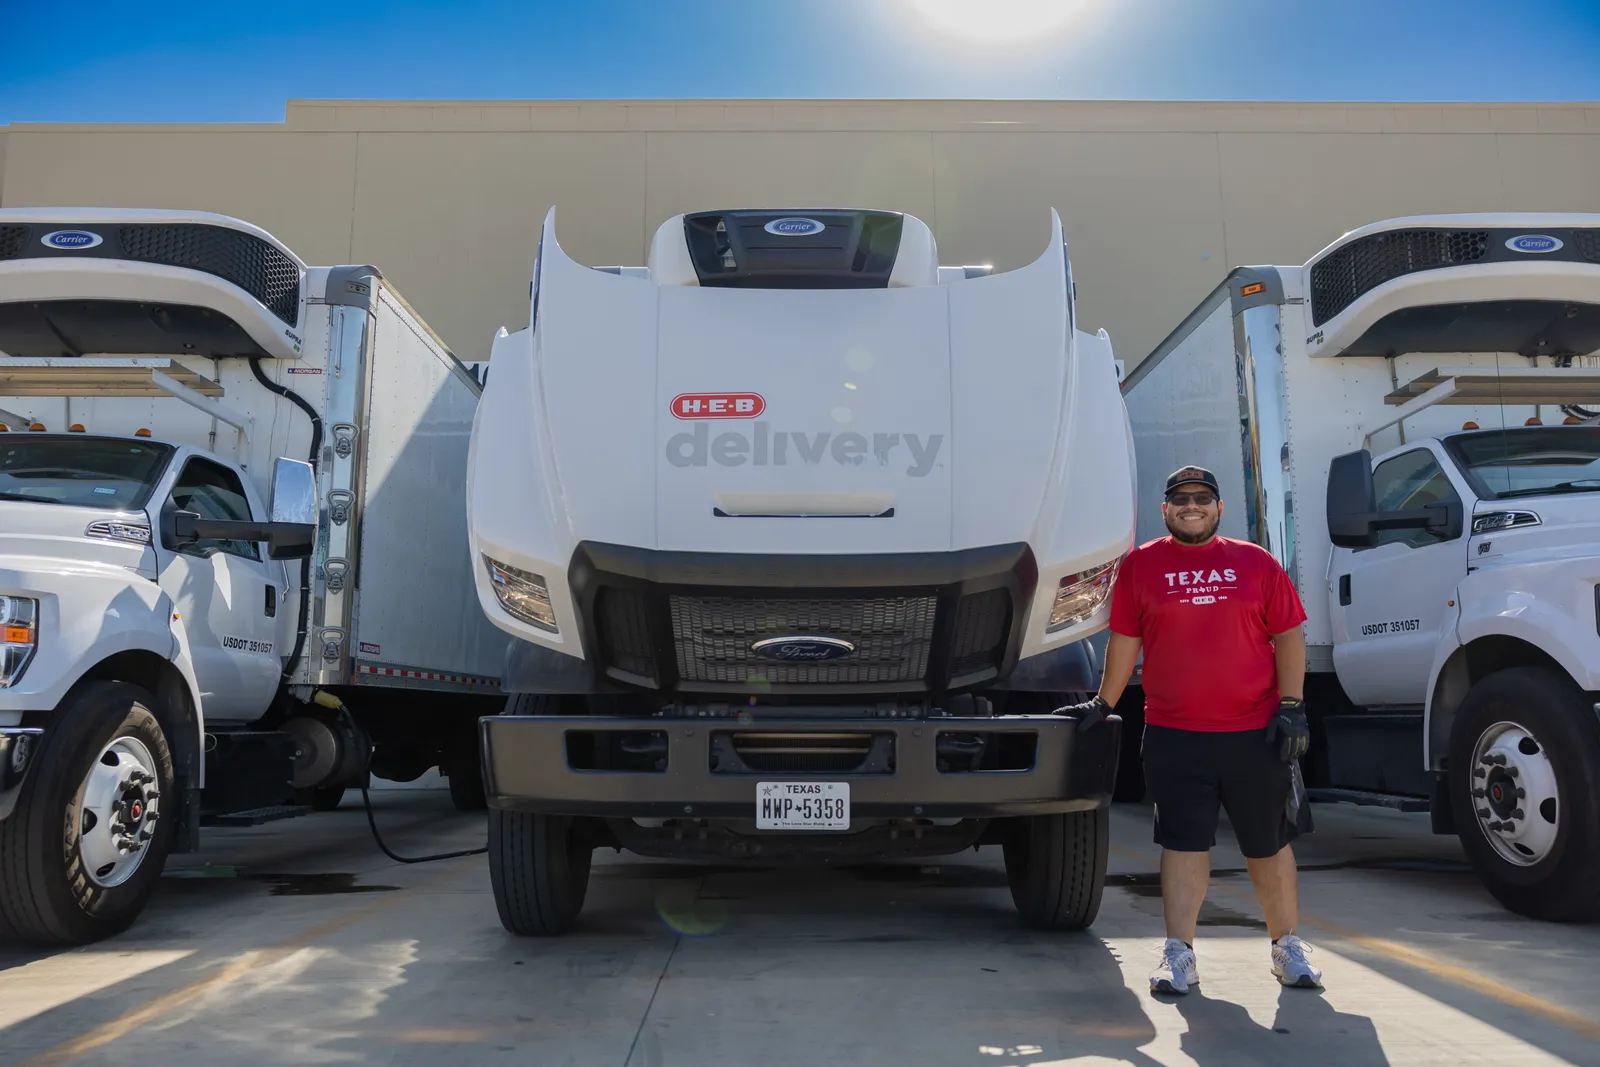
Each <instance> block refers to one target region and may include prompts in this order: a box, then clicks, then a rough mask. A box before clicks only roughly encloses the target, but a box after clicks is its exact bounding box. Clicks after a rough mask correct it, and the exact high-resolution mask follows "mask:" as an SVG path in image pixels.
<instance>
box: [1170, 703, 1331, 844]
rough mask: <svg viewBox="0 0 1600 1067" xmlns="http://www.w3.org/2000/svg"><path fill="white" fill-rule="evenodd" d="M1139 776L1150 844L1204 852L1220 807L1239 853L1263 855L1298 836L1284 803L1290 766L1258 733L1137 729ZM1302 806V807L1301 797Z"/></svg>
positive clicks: (1213, 836) (1214, 837)
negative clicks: (1151, 825) (1146, 799)
mask: <svg viewBox="0 0 1600 1067" xmlns="http://www.w3.org/2000/svg"><path fill="white" fill-rule="evenodd" d="M1143 750H1144V778H1145V784H1146V785H1147V786H1148V788H1149V790H1150V796H1151V798H1152V799H1154V800H1155V804H1156V844H1158V845H1160V846H1161V847H1162V848H1166V849H1171V850H1172V851H1174V852H1206V851H1209V850H1210V849H1211V846H1213V845H1215V844H1216V843H1217V809H1218V807H1219V806H1220V807H1222V808H1226V809H1227V811H1228V821H1229V822H1230V823H1232V824H1233V834H1234V837H1235V838H1236V839H1237V840H1238V842H1239V851H1240V852H1243V853H1244V854H1245V856H1246V857H1247V858H1249V859H1267V858H1268V857H1271V856H1275V855H1277V854H1278V852H1279V850H1281V849H1282V848H1283V846H1284V845H1287V844H1288V843H1289V842H1290V841H1293V840H1294V839H1295V838H1296V837H1298V836H1299V834H1300V829H1301V827H1302V826H1305V825H1306V820H1305V818H1304V817H1302V818H1301V819H1300V820H1299V825H1297V824H1296V821H1293V820H1291V818H1290V814H1289V809H1288V806H1287V801H1288V800H1289V791H1290V787H1291V783H1292V773H1293V772H1292V770H1291V768H1290V766H1289V764H1287V763H1284V762H1283V761H1282V760H1281V759H1279V758H1278V749H1277V746H1275V745H1268V744H1267V741H1266V736H1265V731H1264V730H1244V731H1239V732H1229V733H1210V732H1207V731H1203V730H1174V729H1172V728H1171V727H1167V726H1146V727H1145V728H1144V746H1143ZM1301 806H1302V808H1303V807H1304V804H1303V800H1302V805H1301Z"/></svg>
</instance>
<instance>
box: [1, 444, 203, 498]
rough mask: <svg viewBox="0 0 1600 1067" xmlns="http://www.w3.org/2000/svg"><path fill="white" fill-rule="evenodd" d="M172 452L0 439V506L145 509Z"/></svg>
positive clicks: (163, 447)
mask: <svg viewBox="0 0 1600 1067" xmlns="http://www.w3.org/2000/svg"><path fill="white" fill-rule="evenodd" d="M171 455H172V446H171V445H163V444H158V443H156V442H154V441H130V440H128V439H126V438H118V437H87V436H84V435H82V434H73V435H72V436H70V437H68V436H66V435H64V434H52V435H48V436H47V435H44V434H32V433H30V434H28V435H26V436H24V435H22V434H19V433H7V434H0V500H32V501H37V502H38V503H41V504H70V505H72V506H73V507H80V508H105V509H107V510H112V511H129V510H132V509H135V508H142V507H144V503H145V501H146V500H147V499H148V498H149V496H150V491H151V490H152V489H153V488H155V483H156V479H158V478H160V477H161V472H162V471H163V470H165V469H166V466H167V459H168V457H170V456H171Z"/></svg>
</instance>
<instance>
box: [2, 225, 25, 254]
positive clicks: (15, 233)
mask: <svg viewBox="0 0 1600 1067" xmlns="http://www.w3.org/2000/svg"><path fill="white" fill-rule="evenodd" d="M30 232H32V231H31V230H29V228H28V227H26V226H0V259H15V258H16V257H18V256H20V255H21V254H22V249H23V246H24V245H26V244H27V243H28V234H29V233H30Z"/></svg>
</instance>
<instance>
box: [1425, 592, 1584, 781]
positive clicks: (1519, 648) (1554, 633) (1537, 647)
mask: <svg viewBox="0 0 1600 1067" xmlns="http://www.w3.org/2000/svg"><path fill="white" fill-rule="evenodd" d="M1513 595H1515V594H1513ZM1541 604H1542V602H1541V601H1539V600H1536V599H1534V598H1531V597H1520V598H1519V603H1517V604H1515V605H1506V606H1507V607H1508V608H1509V607H1513V606H1514V607H1515V608H1516V609H1518V610H1517V612H1516V613H1512V612H1511V611H1509V610H1508V611H1503V612H1500V613H1496V614H1479V613H1475V614H1474V615H1473V616H1472V617H1471V618H1468V617H1466V616H1463V617H1462V619H1461V620H1460V622H1459V623H1458V624H1457V627H1456V631H1455V632H1453V633H1448V634H1446V635H1445V637H1444V638H1443V639H1441V640H1440V642H1439V646H1438V648H1437V649H1436V651H1435V653H1434V658H1433V669H1432V671H1431V673H1430V675H1429V684H1428V699H1427V704H1426V706H1425V707H1424V709H1423V724H1424V734H1423V742H1422V744H1423V759H1424V761H1425V762H1426V766H1427V767H1428V768H1429V769H1430V770H1434V771H1439V770H1443V769H1444V759H1445V756H1446V755H1447V754H1448V752H1449V751H1450V732H1451V730H1452V728H1453V727H1454V726H1455V716H1456V712H1457V711H1458V710H1459V709H1460V707H1461V702H1462V701H1463V700H1465V699H1466V697H1467V692H1468V690H1470V689H1471V688H1472V684H1473V681H1474V680H1475V677H1481V676H1482V675H1484V674H1486V673H1490V672H1492V671H1495V670H1500V669H1501V668H1504V667H1522V666H1539V667H1545V668H1547V669H1552V670H1557V671H1560V672H1561V673H1563V674H1565V675H1566V676H1567V677H1568V678H1571V679H1573V680H1574V681H1575V682H1576V683H1577V684H1578V686H1579V687H1580V688H1582V689H1585V690H1591V691H1592V690H1593V689H1594V688H1595V685H1594V684H1593V682H1594V680H1593V679H1592V678H1591V677H1590V674H1589V672H1588V671H1587V670H1586V669H1585V668H1584V665H1583V659H1582V657H1581V656H1580V655H1579V654H1578V653H1577V651H1576V650H1575V649H1574V648H1573V647H1572V645H1571V644H1570V642H1569V641H1568V640H1567V639H1566V638H1565V636H1564V635H1565V634H1566V633H1568V632H1570V627H1571V626H1572V625H1573V620H1572V619H1571V618H1570V617H1568V616H1566V615H1563V614H1561V613H1560V612H1559V611H1554V610H1550V609H1548V608H1544V607H1541ZM1464 606H1465V605H1464ZM1474 606H1481V602H1480V604H1479V605H1474Z"/></svg>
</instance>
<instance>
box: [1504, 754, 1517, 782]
mask: <svg viewBox="0 0 1600 1067" xmlns="http://www.w3.org/2000/svg"><path fill="white" fill-rule="evenodd" d="M1500 758H1501V759H1504V758H1505V757H1504V756H1502V757H1500ZM1521 776H1522V772H1521V771H1519V770H1517V769H1516V768H1515V767H1507V768H1506V777H1507V778H1520V777H1521Z"/></svg>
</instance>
